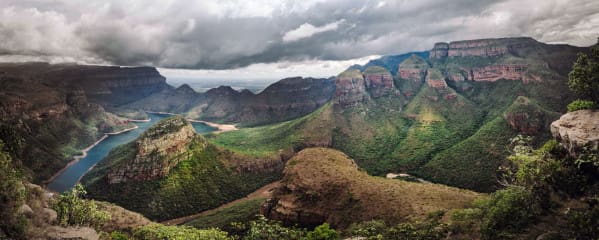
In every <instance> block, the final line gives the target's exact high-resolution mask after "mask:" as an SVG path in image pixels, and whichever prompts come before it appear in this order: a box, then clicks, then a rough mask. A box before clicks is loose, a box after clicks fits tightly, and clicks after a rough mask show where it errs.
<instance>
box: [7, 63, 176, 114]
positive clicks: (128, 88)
mask: <svg viewBox="0 0 599 240" xmlns="http://www.w3.org/2000/svg"><path fill="white" fill-rule="evenodd" d="M0 72H4V73H8V74H11V75H13V76H19V77H23V78H27V79H31V80H33V81H36V82H40V83H43V84H45V85H48V86H51V87H53V88H63V89H64V88H79V89H82V90H84V92H85V94H86V95H87V97H88V98H89V99H90V101H91V102H94V103H98V104H101V105H102V106H104V107H114V106H119V105H122V104H125V103H128V102H133V101H136V100H138V99H141V98H143V97H146V96H149V95H151V94H153V93H156V92H160V91H163V90H165V89H169V88H172V87H170V86H169V85H168V84H166V79H165V78H164V77H163V76H162V75H160V73H159V72H158V71H157V70H156V68H153V67H118V66H91V65H77V64H48V63H5V64H2V65H0Z"/></svg>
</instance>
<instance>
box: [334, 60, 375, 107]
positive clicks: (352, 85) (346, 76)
mask: <svg viewBox="0 0 599 240" xmlns="http://www.w3.org/2000/svg"><path fill="white" fill-rule="evenodd" d="M366 99H368V94H367V93H366V83H365V81H364V76H362V73H361V72H360V70H357V69H349V70H346V71H345V72H342V73H341V74H339V75H338V76H337V78H336V79H335V103H337V104H339V105H342V106H352V105H356V104H358V103H360V102H363V101H365V100H366Z"/></svg>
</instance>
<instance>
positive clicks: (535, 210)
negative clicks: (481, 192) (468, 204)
mask: <svg viewBox="0 0 599 240" xmlns="http://www.w3.org/2000/svg"><path fill="white" fill-rule="evenodd" d="M474 204H475V206H476V208H479V209H480V210H481V213H482V214H481V216H482V219H480V220H481V227H480V231H481V234H482V237H483V239H503V238H509V237H511V236H513V235H514V234H515V233H518V232H519V231H520V230H522V229H524V228H525V227H527V226H528V225H529V224H531V223H532V222H534V221H535V219H536V217H537V216H539V215H540V214H541V209H540V207H539V206H538V204H537V203H536V202H535V199H534V196H533V194H532V193H531V192H530V191H529V190H528V189H526V188H523V187H508V188H506V189H503V190H499V191H497V192H494V193H493V194H491V196H490V197H489V198H487V199H483V200H478V201H476V202H475V203H474Z"/></svg>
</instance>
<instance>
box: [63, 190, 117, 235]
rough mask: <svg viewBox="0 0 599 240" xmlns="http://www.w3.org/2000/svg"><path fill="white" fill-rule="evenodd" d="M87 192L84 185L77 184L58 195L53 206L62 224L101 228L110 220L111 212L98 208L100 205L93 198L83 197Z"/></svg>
mask: <svg viewBox="0 0 599 240" xmlns="http://www.w3.org/2000/svg"><path fill="white" fill-rule="evenodd" d="M86 193H87V192H86V191H85V189H84V188H83V186H82V185H81V184H77V185H75V187H73V189H71V190H69V191H66V192H64V193H63V194H61V195H60V196H59V197H58V200H56V202H54V204H53V205H52V208H54V210H55V211H56V213H57V215H58V216H57V219H58V223H59V224H60V225H62V226H72V225H75V226H91V227H96V228H99V227H100V226H102V225H103V224H104V223H105V222H107V221H109V220H110V218H111V216H110V213H108V212H106V211H100V210H98V206H97V205H96V203H95V202H94V201H93V200H85V199H82V198H81V197H82V196H84V195H85V194H86Z"/></svg>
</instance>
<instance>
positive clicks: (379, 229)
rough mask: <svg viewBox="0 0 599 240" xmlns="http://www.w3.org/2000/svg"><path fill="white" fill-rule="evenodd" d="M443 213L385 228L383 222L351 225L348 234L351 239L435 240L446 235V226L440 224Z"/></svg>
mask: <svg viewBox="0 0 599 240" xmlns="http://www.w3.org/2000/svg"><path fill="white" fill-rule="evenodd" d="M443 215H444V212H433V213H432V214H430V215H429V216H428V218H427V219H425V220H424V221H415V222H406V223H400V224H397V225H395V226H387V225H386V224H385V222H383V221H378V220H373V221H367V222H363V223H360V224H352V225H351V226H350V227H349V229H348V232H349V234H350V235H351V236H352V237H364V238H366V239H368V240H379V239H390V240H394V239H397V240H404V239H410V240H436V239H442V238H444V236H446V235H447V232H448V229H449V228H448V226H447V225H446V224H444V223H441V221H440V220H441V218H442V217H443Z"/></svg>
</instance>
